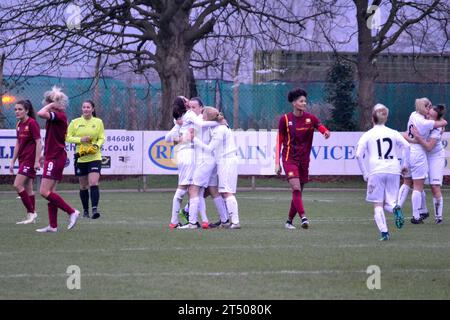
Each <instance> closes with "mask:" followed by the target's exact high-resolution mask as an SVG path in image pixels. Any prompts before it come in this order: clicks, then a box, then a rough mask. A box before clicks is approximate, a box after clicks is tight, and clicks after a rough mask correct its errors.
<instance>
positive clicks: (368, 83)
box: [316, 0, 450, 130]
mask: <svg viewBox="0 0 450 320" xmlns="http://www.w3.org/2000/svg"><path fill="white" fill-rule="evenodd" d="M328 4H329V2H328V1H320V0H319V1H317V2H316V5H318V6H323V5H328ZM338 4H339V5H337V6H335V7H334V8H333V11H334V13H333V15H334V19H333V20H326V21H324V20H320V19H317V21H318V23H319V25H320V26H321V28H322V30H323V34H324V35H325V38H326V40H327V42H328V44H329V45H331V47H332V48H333V50H334V51H335V52H336V53H337V54H339V52H338V51H339V48H340V47H341V46H342V45H345V44H348V43H349V42H351V41H352V39H353V36H357V43H358V54H357V59H356V60H350V61H352V62H353V63H355V65H356V67H357V73H358V80H359V85H358V107H359V108H360V123H359V126H360V129H361V130H366V129H368V128H369V127H370V126H371V115H370V114H371V108H372V107H373V105H374V104H375V80H376V79H377V77H378V75H379V73H378V69H377V56H378V55H379V54H380V53H381V52H383V51H385V50H388V49H390V48H392V47H395V46H396V45H397V44H398V43H399V41H400V40H402V42H403V43H402V45H403V46H405V44H404V42H405V41H409V43H410V49H411V50H410V51H415V50H418V51H419V52H421V51H422V50H424V48H425V47H426V46H430V44H431V43H432V44H433V49H432V50H433V51H434V52H445V51H447V52H448V51H449V49H450V47H449V41H448V39H449V32H450V29H449V26H448V23H449V17H450V3H449V2H448V1H445V0H433V1H425V0H424V1H399V0H390V1H381V0H374V1H369V0H351V1H338ZM381 11H382V12H386V13H387V15H386V16H385V17H383V19H381V17H380V12H381ZM345 12H355V16H356V28H355V31H354V32H352V31H350V32H347V34H348V37H347V38H345V37H340V38H339V39H337V38H335V37H333V32H332V31H333V30H344V28H348V26H349V25H351V24H352V22H351V21H346V22H345V21H344V22H343V20H345V19H346V18H345ZM342 16H344V19H342ZM347 16H348V13H347ZM350 29H351V28H350Z"/></svg>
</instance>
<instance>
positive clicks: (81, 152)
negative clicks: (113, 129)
mask: <svg viewBox="0 0 450 320" xmlns="http://www.w3.org/2000/svg"><path fill="white" fill-rule="evenodd" d="M98 149H99V147H98V145H96V144H90V145H87V146H86V145H84V144H82V145H80V148H79V149H78V152H77V153H75V159H78V158H80V157H83V156H85V155H87V154H96V153H97V152H98Z"/></svg>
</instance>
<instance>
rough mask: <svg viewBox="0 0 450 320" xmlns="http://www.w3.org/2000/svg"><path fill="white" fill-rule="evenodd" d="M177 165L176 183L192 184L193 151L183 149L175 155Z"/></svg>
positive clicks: (181, 184) (182, 184)
mask: <svg viewBox="0 0 450 320" xmlns="http://www.w3.org/2000/svg"><path fill="white" fill-rule="evenodd" d="M177 165H178V185H179V186H188V185H191V184H192V178H193V176H194V169H195V161H194V152H193V149H192V151H191V150H183V152H180V153H179V154H178V157H177Z"/></svg>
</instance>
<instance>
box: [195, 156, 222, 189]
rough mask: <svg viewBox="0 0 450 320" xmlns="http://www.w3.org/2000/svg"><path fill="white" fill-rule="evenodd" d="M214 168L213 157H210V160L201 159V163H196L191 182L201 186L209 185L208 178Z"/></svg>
mask: <svg viewBox="0 0 450 320" xmlns="http://www.w3.org/2000/svg"><path fill="white" fill-rule="evenodd" d="M215 168H216V162H215V161H214V159H212V161H202V162H201V163H199V164H196V165H195V171H194V176H193V178H192V184H193V185H195V186H199V187H203V188H206V187H207V186H209V185H210V184H209V180H210V177H211V176H212V174H213V172H214V169H215ZM216 175H217V173H216ZM216 185H217V184H216Z"/></svg>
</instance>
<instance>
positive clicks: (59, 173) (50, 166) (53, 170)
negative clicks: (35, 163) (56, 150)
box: [42, 154, 67, 181]
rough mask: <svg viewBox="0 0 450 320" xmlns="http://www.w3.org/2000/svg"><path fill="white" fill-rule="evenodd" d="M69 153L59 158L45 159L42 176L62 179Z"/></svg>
mask: <svg viewBox="0 0 450 320" xmlns="http://www.w3.org/2000/svg"><path fill="white" fill-rule="evenodd" d="M66 160H67V155H66V154H64V155H63V156H61V157H60V158H58V159H45V162H44V171H43V172H42V178H46V179H52V180H56V181H61V179H62V177H63V171H64V167H65V165H66Z"/></svg>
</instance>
